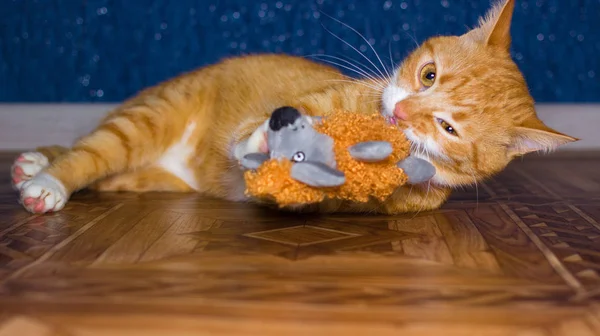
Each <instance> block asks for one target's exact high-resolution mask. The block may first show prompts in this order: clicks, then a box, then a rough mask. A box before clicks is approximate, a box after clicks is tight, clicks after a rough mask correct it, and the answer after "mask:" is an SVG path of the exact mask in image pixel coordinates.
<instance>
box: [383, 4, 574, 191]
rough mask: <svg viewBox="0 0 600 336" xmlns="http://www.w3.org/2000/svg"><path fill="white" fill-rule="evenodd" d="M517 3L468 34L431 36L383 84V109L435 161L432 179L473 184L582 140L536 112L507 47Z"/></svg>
mask: <svg viewBox="0 0 600 336" xmlns="http://www.w3.org/2000/svg"><path fill="white" fill-rule="evenodd" d="M514 7H515V1H514V0H504V1H502V2H500V3H498V4H497V5H496V6H494V8H492V10H490V12H489V13H488V15H486V16H485V17H484V18H482V19H481V20H480V24H479V26H478V27H477V28H475V29H473V30H471V31H469V32H467V33H466V34H464V35H462V36H443V37H434V38H431V39H429V40H427V41H426V42H425V43H423V44H422V45H421V46H420V47H419V48H418V49H417V50H415V51H414V52H413V53H412V54H411V55H410V56H409V57H408V58H406V60H405V61H404V62H403V63H402V64H401V65H400V67H399V68H398V69H397V70H396V72H395V74H394V77H393V78H392V80H391V81H390V83H389V85H388V86H387V87H386V89H385V90H384V92H383V97H382V105H383V106H382V107H383V114H384V115H385V116H386V117H388V118H389V119H390V121H392V122H398V124H399V125H401V126H402V127H405V133H406V135H407V137H408V138H409V139H410V140H411V141H412V142H413V144H414V146H415V154H416V155H419V156H420V157H423V158H426V159H427V158H428V159H429V160H430V161H431V162H432V163H433V164H434V165H435V166H436V168H437V170H438V173H437V175H436V177H435V178H434V180H433V182H434V183H437V184H439V185H445V186H450V187H452V186H458V185H465V184H472V183H473V182H475V181H477V180H480V179H483V178H486V177H489V176H491V175H493V174H495V173H497V172H499V171H500V170H502V169H503V168H505V167H506V165H507V164H508V163H509V162H510V161H511V160H512V159H513V158H515V157H517V156H520V155H524V154H526V153H529V152H534V151H550V150H552V149H554V148H556V147H558V146H560V145H563V144H566V143H569V142H572V141H576V139H574V138H572V137H570V136H567V135H564V134H561V133H559V132H557V131H555V130H553V129H551V128H549V127H547V126H546V125H544V124H543V123H542V122H541V121H540V119H538V117H537V115H536V112H535V109H534V101H533V98H532V97H531V95H530V94H529V91H528V88H527V84H526V83H525V80H524V78H523V75H522V74H521V72H520V71H519V69H518V68H517V65H516V64H515V63H514V62H513V60H512V59H511V56H510V52H509V48H510V44H511V37H510V23H511V19H512V14H513V10H514Z"/></svg>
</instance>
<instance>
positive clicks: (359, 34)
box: [320, 11, 392, 79]
mask: <svg viewBox="0 0 600 336" xmlns="http://www.w3.org/2000/svg"><path fill="white" fill-rule="evenodd" d="M320 12H321V14H323V15H325V16H327V17H329V18H330V19H332V20H334V21H335V22H337V23H339V24H341V25H343V26H345V27H346V28H348V29H350V30H352V31H353V32H354V33H355V34H357V35H358V36H360V37H361V38H362V39H363V40H364V41H365V42H366V43H367V45H368V46H369V47H370V48H371V50H372V51H373V53H374V54H375V57H377V59H378V60H379V63H380V64H381V66H382V67H383V71H385V73H386V74H387V76H386V75H384V74H383V72H382V71H381V70H380V69H379V67H377V66H376V65H375V64H374V63H373V62H372V61H371V60H370V59H369V58H368V57H367V56H365V55H364V54H363V53H362V52H361V51H360V50H358V49H356V48H355V47H354V46H352V45H351V44H350V43H348V42H346V41H345V40H344V39H342V38H341V37H339V36H337V35H336V34H334V33H333V32H331V31H330V30H328V29H327V28H326V27H325V26H324V25H323V24H321V26H322V27H323V29H325V31H327V32H328V33H330V34H331V35H333V36H334V37H335V38H337V39H338V40H340V41H342V42H343V43H345V44H346V45H348V46H349V47H350V48H352V49H353V50H354V51H356V52H357V53H358V54H360V55H361V56H362V57H363V58H365V59H366V60H367V61H368V62H369V63H370V64H371V65H372V66H373V67H374V68H375V69H376V70H377V71H378V72H379V73H380V74H381V77H383V78H388V79H389V78H390V77H392V74H390V73H389V71H388V70H387V69H386V67H385V65H384V64H383V61H382V60H381V57H379V54H378V53H377V51H376V50H375V48H373V46H372V45H371V43H370V42H369V40H367V39H366V38H365V37H364V36H363V35H362V34H361V33H359V32H358V31H357V30H356V29H354V28H352V27H351V26H350V25H348V24H346V23H344V22H342V21H340V20H338V19H336V18H334V17H332V16H331V15H328V14H326V13H324V12H323V11H320Z"/></svg>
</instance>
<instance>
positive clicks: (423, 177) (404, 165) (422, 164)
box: [397, 155, 436, 184]
mask: <svg viewBox="0 0 600 336" xmlns="http://www.w3.org/2000/svg"><path fill="white" fill-rule="evenodd" d="M397 166H398V168H400V169H402V170H403V171H404V173H405V174H406V176H408V181H407V182H408V183H409V184H418V183H423V182H427V181H429V180H430V179H431V178H432V177H433V176H435V173H436V170H435V167H434V166H433V165H432V164H431V163H429V162H428V161H426V160H423V159H419V158H417V157H414V156H412V155H411V156H409V157H407V158H406V159H404V160H402V161H400V162H398V163H397Z"/></svg>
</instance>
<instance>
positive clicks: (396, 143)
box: [240, 107, 435, 207]
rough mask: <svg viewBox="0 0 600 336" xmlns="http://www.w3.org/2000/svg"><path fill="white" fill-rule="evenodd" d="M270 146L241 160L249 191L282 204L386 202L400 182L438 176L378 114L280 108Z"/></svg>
mask: <svg viewBox="0 0 600 336" xmlns="http://www.w3.org/2000/svg"><path fill="white" fill-rule="evenodd" d="M267 144H268V147H269V153H268V154H264V153H251V154H247V155H246V156H244V157H243V158H242V159H241V162H240V163H241V165H242V167H244V168H245V169H247V171H246V172H245V175H244V177H245V181H246V187H247V189H246V194H247V195H249V196H252V197H255V198H258V199H262V200H267V201H274V202H275V203H277V204H278V205H279V206H280V207H285V206H290V205H301V204H310V203H317V202H321V201H323V200H324V199H326V198H335V199H342V200H348V201H353V202H366V201H368V200H369V199H370V198H375V199H378V200H384V199H385V198H387V197H388V196H390V195H391V194H392V193H393V192H394V190H396V188H398V187H399V186H402V185H404V184H405V183H407V182H408V183H412V184H415V183H421V182H424V181H427V180H429V179H430V178H431V177H433V175H434V174H435V168H434V167H433V166H432V165H431V164H430V163H428V162H427V161H425V160H421V159H418V158H415V157H412V156H410V155H409V149H410V144H409V142H408V141H407V139H406V138H405V136H404V134H403V132H402V131H401V130H400V129H399V128H398V127H396V126H393V125H390V124H389V123H387V121H386V120H385V119H384V118H383V117H382V116H381V115H379V114H377V113H374V114H369V115H365V114H357V113H347V112H344V111H336V112H334V113H333V114H331V115H329V116H327V117H326V118H315V117H309V116H306V115H302V114H301V113H300V112H299V111H298V110H296V109H295V108H292V107H281V108H279V109H277V110H275V111H274V112H273V114H272V115H271V118H270V119H269V122H268V131H267Z"/></svg>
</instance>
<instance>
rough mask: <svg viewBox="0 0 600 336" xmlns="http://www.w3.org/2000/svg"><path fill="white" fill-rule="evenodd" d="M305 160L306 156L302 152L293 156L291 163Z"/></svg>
mask: <svg viewBox="0 0 600 336" xmlns="http://www.w3.org/2000/svg"><path fill="white" fill-rule="evenodd" d="M305 159H306V156H305V155H304V153H302V152H296V154H294V156H293V157H292V161H294V162H302V161H304V160H305Z"/></svg>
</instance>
